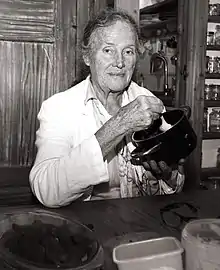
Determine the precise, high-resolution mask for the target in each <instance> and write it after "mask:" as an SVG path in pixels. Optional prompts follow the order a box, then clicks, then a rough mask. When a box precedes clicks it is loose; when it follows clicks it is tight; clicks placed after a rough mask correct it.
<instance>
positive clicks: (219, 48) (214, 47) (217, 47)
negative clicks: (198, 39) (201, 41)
mask: <svg viewBox="0 0 220 270" xmlns="http://www.w3.org/2000/svg"><path fill="white" fill-rule="evenodd" d="M206 50H207V51H220V45H207V46H206Z"/></svg>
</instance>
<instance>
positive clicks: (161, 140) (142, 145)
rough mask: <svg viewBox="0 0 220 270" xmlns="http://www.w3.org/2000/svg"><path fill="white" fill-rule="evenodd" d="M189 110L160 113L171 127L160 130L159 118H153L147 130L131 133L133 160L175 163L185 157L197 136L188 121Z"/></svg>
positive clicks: (194, 144) (195, 141)
mask: <svg viewBox="0 0 220 270" xmlns="http://www.w3.org/2000/svg"><path fill="white" fill-rule="evenodd" d="M190 114H191V110H190V108H187V113H186V111H184V110H183V109H173V110H170V111H167V112H165V113H163V114H162V116H163V117H164V119H165V121H166V122H167V123H168V124H171V125H172V127H171V128H170V129H169V130H167V131H165V132H161V131H160V130H159V127H160V125H161V123H162V120H161V118H159V119H158V120H155V121H154V123H153V124H152V126H151V127H150V128H149V129H147V130H141V131H137V132H134V133H133V134H132V142H133V144H134V145H135V146H136V149H134V151H133V152H132V153H131V156H132V159H133V162H135V163H139V162H142V161H147V160H155V161H157V162H158V161H165V162H166V163H167V165H171V164H176V163H177V162H178V161H179V160H180V159H181V158H186V157H187V156H189V154H190V153H191V152H192V151H193V150H194V149H195V148H196V144H197V137H196V134H195V132H194V130H193V128H192V126H191V124H190V123H189V120H188V118H189V117H190Z"/></svg>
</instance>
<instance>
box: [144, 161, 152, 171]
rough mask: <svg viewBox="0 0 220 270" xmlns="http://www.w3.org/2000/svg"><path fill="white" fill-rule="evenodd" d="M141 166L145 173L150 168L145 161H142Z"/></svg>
mask: <svg viewBox="0 0 220 270" xmlns="http://www.w3.org/2000/svg"><path fill="white" fill-rule="evenodd" d="M142 164H143V167H144V169H145V170H146V171H149V170H150V169H151V168H150V165H149V164H148V162H147V161H143V162H142Z"/></svg>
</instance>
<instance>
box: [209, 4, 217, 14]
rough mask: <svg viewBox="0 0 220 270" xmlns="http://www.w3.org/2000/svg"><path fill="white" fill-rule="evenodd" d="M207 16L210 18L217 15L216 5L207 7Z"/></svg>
mask: <svg viewBox="0 0 220 270" xmlns="http://www.w3.org/2000/svg"><path fill="white" fill-rule="evenodd" d="M209 15H210V16H215V15H218V6H217V4H210V5H209Z"/></svg>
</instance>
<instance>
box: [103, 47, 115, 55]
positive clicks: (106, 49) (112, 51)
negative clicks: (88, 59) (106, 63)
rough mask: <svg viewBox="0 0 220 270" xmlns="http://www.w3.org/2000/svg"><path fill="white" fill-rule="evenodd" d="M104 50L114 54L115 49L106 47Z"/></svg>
mask: <svg viewBox="0 0 220 270" xmlns="http://www.w3.org/2000/svg"><path fill="white" fill-rule="evenodd" d="M103 52H104V53H106V54H113V53H114V50H113V49H112V48H109V47H106V48H104V49H103Z"/></svg>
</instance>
